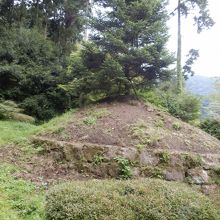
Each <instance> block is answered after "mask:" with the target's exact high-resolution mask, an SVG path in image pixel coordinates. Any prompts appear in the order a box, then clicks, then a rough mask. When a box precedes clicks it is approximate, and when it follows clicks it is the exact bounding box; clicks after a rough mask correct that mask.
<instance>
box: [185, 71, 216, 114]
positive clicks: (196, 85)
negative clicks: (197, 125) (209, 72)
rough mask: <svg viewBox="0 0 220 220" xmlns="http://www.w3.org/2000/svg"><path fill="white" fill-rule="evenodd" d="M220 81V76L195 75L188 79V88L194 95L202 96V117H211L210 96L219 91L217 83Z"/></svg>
mask: <svg viewBox="0 0 220 220" xmlns="http://www.w3.org/2000/svg"><path fill="white" fill-rule="evenodd" d="M217 81H220V77H206V76H199V75H196V76H193V77H190V78H189V79H188V80H187V81H186V88H187V89H188V90H189V91H191V92H192V93H193V94H194V95H197V96H200V97H202V109H201V114H202V117H203V118H205V117H209V116H210V112H209V105H210V100H209V98H210V96H211V95H212V94H214V93H217V90H216V88H215V83H216V82H217Z"/></svg>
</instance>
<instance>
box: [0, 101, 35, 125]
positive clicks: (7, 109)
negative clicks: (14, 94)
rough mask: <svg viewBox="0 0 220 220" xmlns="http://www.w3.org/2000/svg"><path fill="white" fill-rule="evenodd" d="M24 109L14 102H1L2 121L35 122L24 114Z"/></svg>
mask: <svg viewBox="0 0 220 220" xmlns="http://www.w3.org/2000/svg"><path fill="white" fill-rule="evenodd" d="M22 111H23V109H21V108H19V107H18V105H17V104H16V103H15V102H13V101H3V100H2V101H1V100H0V120H9V119H10V120H15V121H23V122H34V118H32V117H31V116H29V115H25V114H23V113H22Z"/></svg>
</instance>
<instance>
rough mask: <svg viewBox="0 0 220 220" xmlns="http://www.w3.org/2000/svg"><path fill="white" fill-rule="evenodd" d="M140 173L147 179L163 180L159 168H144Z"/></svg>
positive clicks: (161, 171)
mask: <svg viewBox="0 0 220 220" xmlns="http://www.w3.org/2000/svg"><path fill="white" fill-rule="evenodd" d="M141 173H142V175H144V176H145V177H149V178H158V179H163V178H164V174H163V170H162V169H161V168H159V167H153V166H146V167H143V168H142V170H141Z"/></svg>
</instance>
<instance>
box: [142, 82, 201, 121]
mask: <svg viewBox="0 0 220 220" xmlns="http://www.w3.org/2000/svg"><path fill="white" fill-rule="evenodd" d="M171 83H172V82H166V83H162V84H161V85H160V86H158V87H156V88H152V89H151V90H144V91H140V92H139V95H140V97H142V98H143V99H144V100H145V101H147V102H151V103H152V104H155V105H156V106H158V107H160V108H162V110H166V111H168V112H169V113H170V114H172V115H173V116H175V117H177V118H180V119H182V120H183V121H187V122H192V121H194V120H196V119H198V118H199V112H200V100H199V99H198V98H197V97H195V96H193V95H192V94H190V93H187V92H184V93H181V94H178V93H176V91H175V88H174V87H173V86H172V85H171Z"/></svg>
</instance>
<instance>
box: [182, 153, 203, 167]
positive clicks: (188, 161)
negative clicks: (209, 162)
mask: <svg viewBox="0 0 220 220" xmlns="http://www.w3.org/2000/svg"><path fill="white" fill-rule="evenodd" d="M182 158H183V160H184V164H185V166H186V167H188V168H189V169H191V168H195V167H200V166H202V164H203V161H202V158H201V156H200V155H191V154H183V155H182Z"/></svg>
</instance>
